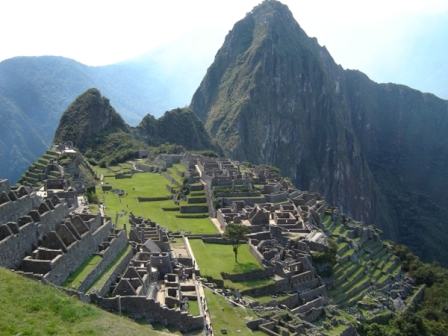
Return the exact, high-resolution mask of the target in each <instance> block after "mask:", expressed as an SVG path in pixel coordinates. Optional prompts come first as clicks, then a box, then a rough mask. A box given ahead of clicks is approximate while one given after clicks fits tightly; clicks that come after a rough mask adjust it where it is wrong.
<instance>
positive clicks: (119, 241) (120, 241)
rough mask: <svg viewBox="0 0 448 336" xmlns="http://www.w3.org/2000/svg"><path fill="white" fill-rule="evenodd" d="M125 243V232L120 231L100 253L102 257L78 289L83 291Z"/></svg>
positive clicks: (126, 243) (112, 259) (126, 241)
mask: <svg viewBox="0 0 448 336" xmlns="http://www.w3.org/2000/svg"><path fill="white" fill-rule="evenodd" d="M127 245H128V238H127V237H126V232H124V231H120V233H119V234H118V236H117V237H116V238H114V239H113V240H112V241H111V242H110V246H109V247H108V248H107V249H106V250H105V251H104V253H103V254H102V257H103V258H102V260H101V262H100V263H99V264H98V265H97V266H96V267H95V268H94V269H93V270H92V272H90V273H89V275H88V276H87V277H86V278H85V279H84V281H83V282H82V283H81V285H80V286H79V288H78V290H79V291H81V292H85V291H86V290H87V289H88V288H89V287H90V286H91V285H92V284H93V282H94V281H95V280H96V279H97V278H98V277H99V276H100V274H102V273H103V272H104V271H105V270H106V268H107V267H108V266H109V265H110V263H112V262H113V261H114V259H115V258H116V256H117V255H118V254H119V253H120V252H121V251H123V249H124V248H126V246H127Z"/></svg>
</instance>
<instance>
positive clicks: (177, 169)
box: [167, 163, 187, 185]
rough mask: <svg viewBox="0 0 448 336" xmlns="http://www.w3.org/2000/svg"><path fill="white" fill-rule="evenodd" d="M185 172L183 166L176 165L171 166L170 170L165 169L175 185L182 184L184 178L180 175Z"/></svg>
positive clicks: (185, 169) (185, 168)
mask: <svg viewBox="0 0 448 336" xmlns="http://www.w3.org/2000/svg"><path fill="white" fill-rule="evenodd" d="M186 171H187V167H185V166H184V165H183V164H180V163H177V164H175V165H173V166H172V167H171V168H168V169H167V172H168V174H169V175H171V177H173V178H174V179H175V180H176V182H177V183H179V184H180V185H182V184H183V182H184V178H183V177H182V176H181V174H180V173H185V172H186Z"/></svg>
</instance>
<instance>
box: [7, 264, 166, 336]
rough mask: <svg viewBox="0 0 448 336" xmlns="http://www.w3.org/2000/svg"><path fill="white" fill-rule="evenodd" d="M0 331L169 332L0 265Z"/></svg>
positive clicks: (30, 335)
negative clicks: (75, 296) (155, 328)
mask: <svg viewBox="0 0 448 336" xmlns="http://www.w3.org/2000/svg"><path fill="white" fill-rule="evenodd" d="M0 306H1V311H2V313H1V314H0V335H2V336H10V335H11V336H12V335H22V336H40V335H68V336H70V335H108V336H119V335H146V336H151V335H152V336H155V335H169V334H168V333H166V332H158V331H155V330H153V329H152V328H151V326H149V325H140V324H138V323H136V322H133V321H131V320H130V319H127V318H124V317H121V316H119V315H115V314H111V313H108V312H106V311H104V310H102V309H99V308H97V307H95V306H94V305H88V304H85V303H82V302H81V301H79V300H77V299H75V298H72V297H69V296H67V295H65V294H64V293H63V292H61V291H59V290H57V289H55V288H54V287H51V286H46V285H43V284H42V283H40V282H38V281H35V280H31V279H27V278H24V277H22V276H20V275H17V274H15V273H13V272H10V271H8V270H5V269H3V268H0Z"/></svg>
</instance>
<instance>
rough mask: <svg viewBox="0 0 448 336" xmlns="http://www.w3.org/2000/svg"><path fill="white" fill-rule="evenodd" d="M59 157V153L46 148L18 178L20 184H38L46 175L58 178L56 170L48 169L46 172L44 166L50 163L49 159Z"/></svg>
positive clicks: (34, 185) (55, 159)
mask: <svg viewBox="0 0 448 336" xmlns="http://www.w3.org/2000/svg"><path fill="white" fill-rule="evenodd" d="M58 158H59V154H58V153H57V152H55V151H53V150H47V151H46V152H45V154H44V155H42V156H41V157H40V158H39V159H37V160H36V161H35V162H33V164H32V165H31V166H30V167H29V168H28V169H27V170H26V171H25V173H24V174H23V176H22V177H21V179H20V180H19V183H20V184H23V185H26V186H33V187H36V186H39V185H41V184H42V182H43V181H44V180H45V179H47V176H48V177H50V178H58V177H59V172H58V171H50V172H48V173H46V168H47V166H48V165H49V164H50V162H51V161H57V160H58Z"/></svg>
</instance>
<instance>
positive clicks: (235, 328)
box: [205, 288, 265, 336]
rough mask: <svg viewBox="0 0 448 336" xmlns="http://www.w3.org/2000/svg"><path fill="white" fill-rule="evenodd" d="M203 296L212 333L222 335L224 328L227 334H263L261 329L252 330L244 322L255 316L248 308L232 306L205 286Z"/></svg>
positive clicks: (260, 335)
mask: <svg viewBox="0 0 448 336" xmlns="http://www.w3.org/2000/svg"><path fill="white" fill-rule="evenodd" d="M205 296H206V299H207V304H208V308H209V311H210V315H211V318H212V326H213V331H214V335H224V334H223V333H222V332H221V331H222V330H226V331H227V335H231V336H232V335H257V336H262V335H265V334H264V333H263V332H261V331H252V330H250V329H249V328H248V327H247V326H246V323H247V322H248V321H250V320H253V319H256V318H257V316H256V315H255V314H254V313H253V312H252V311H251V310H249V309H244V308H240V307H235V306H232V305H231V304H230V303H229V302H228V301H226V299H225V298H223V297H222V296H220V295H217V294H214V293H213V292H212V291H211V290H210V289H208V288H205Z"/></svg>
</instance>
